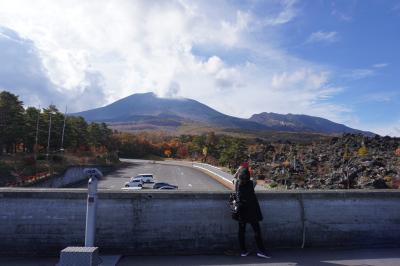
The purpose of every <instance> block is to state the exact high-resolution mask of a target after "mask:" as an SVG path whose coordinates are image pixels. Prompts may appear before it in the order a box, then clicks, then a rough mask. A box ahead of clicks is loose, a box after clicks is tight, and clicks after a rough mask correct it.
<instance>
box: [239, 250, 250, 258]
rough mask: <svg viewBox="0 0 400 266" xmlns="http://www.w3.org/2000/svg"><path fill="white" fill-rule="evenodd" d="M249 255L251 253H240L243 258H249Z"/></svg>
mask: <svg viewBox="0 0 400 266" xmlns="http://www.w3.org/2000/svg"><path fill="white" fill-rule="evenodd" d="M249 254H250V252H248V251H242V252H241V253H240V256H241V257H247V256H248V255H249Z"/></svg>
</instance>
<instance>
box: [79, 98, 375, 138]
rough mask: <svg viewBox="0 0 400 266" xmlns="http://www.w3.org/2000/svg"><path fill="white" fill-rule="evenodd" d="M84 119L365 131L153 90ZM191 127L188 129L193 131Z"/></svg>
mask: <svg viewBox="0 0 400 266" xmlns="http://www.w3.org/2000/svg"><path fill="white" fill-rule="evenodd" d="M73 115H77V116H82V117H84V118H85V119H86V120H88V121H95V122H105V123H107V124H110V125H111V126H112V127H116V128H118V129H120V130H125V131H137V130H160V129H161V130H167V131H174V130H179V129H180V128H182V127H191V128H192V129H193V130H194V131H196V127H198V128H199V129H200V128H217V129H224V130H225V131H229V130H230V129H232V130H235V131H238V130H245V131H284V132H310V133H323V134H340V133H356V134H357V133H361V134H364V135H372V133H371V132H365V131H361V130H357V129H353V128H350V127H347V126H345V125H342V124H338V123H335V122H332V121H330V120H327V119H324V118H320V117H314V116H307V115H294V114H287V115H282V114H275V113H260V114H254V115H253V116H251V117H250V118H249V119H244V118H238V117H234V116H229V115H225V114H223V113H220V112H218V111H216V110H214V109H212V108H210V107H209V106H207V105H205V104H202V103H200V102H198V101H195V100H192V99H187V98H180V99H176V98H161V97H157V96H156V95H155V94H154V93H137V94H133V95H131V96H128V97H125V98H123V99H120V100H118V101H116V102H114V103H112V104H109V105H107V106H104V107H100V108H96V109H92V110H88V111H84V112H80V113H75V114H73ZM193 130H192V131H193Z"/></svg>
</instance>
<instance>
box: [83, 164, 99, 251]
mask: <svg viewBox="0 0 400 266" xmlns="http://www.w3.org/2000/svg"><path fill="white" fill-rule="evenodd" d="M92 171H93V170H92ZM93 172H94V171H93ZM89 175H90V176H91V178H90V179H89V182H88V197H87V209H86V230H85V247H94V241H95V234H96V209H97V178H96V175H95V174H94V173H93V174H89Z"/></svg>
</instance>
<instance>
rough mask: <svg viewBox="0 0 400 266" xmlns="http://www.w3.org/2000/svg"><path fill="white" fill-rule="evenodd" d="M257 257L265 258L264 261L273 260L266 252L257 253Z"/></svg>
mask: <svg viewBox="0 0 400 266" xmlns="http://www.w3.org/2000/svg"><path fill="white" fill-rule="evenodd" d="M257 256H259V257H260V258H264V259H270V258H271V256H269V255H268V253H267V252H265V251H259V252H257Z"/></svg>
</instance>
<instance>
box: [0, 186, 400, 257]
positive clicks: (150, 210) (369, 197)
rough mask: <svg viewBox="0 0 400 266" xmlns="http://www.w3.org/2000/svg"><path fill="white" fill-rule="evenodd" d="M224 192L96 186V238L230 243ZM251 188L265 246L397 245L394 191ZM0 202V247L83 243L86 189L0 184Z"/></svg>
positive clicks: (122, 248) (173, 250) (120, 244)
mask: <svg viewBox="0 0 400 266" xmlns="http://www.w3.org/2000/svg"><path fill="white" fill-rule="evenodd" d="M228 195H229V192H218V193H214V192H193V193H192V192H180V191H174V192H162V191H159V192H145V191H142V192H120V191H114V192H113V191H100V193H99V205H98V220H97V239H96V245H97V246H99V247H100V249H101V251H105V252H116V253H117V254H199V253H200V254H207V253H220V252H223V251H224V250H226V249H232V248H237V247H238V244H237V222H235V221H233V220H232V219H231V217H230V213H229V210H228V207H227V198H228ZM257 195H258V198H259V201H260V205H261V209H262V212H263V215H264V220H263V221H262V223H261V227H262V232H263V235H264V240H265V242H266V245H267V246H268V247H274V248H277V247H301V246H302V245H304V246H305V247H323V246H324V247H341V246H351V247H355V246H357V247H359V246H368V247H371V246H400V241H399V240H400V192H399V191H313V192H302V191H294V192H267V193H265V192H263V193H257ZM0 202H1V204H0V239H1V241H0V252H1V253H3V254H40V255H45V254H46V255H49V254H50V255H57V254H58V253H59V251H60V250H61V249H63V248H65V247H67V246H79V245H83V243H84V228H85V208H86V204H85V203H86V190H84V189H0ZM248 231H249V233H248V238H249V242H248V243H249V244H250V243H253V242H254V241H253V239H252V237H253V234H252V232H250V231H251V230H250V228H248Z"/></svg>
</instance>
